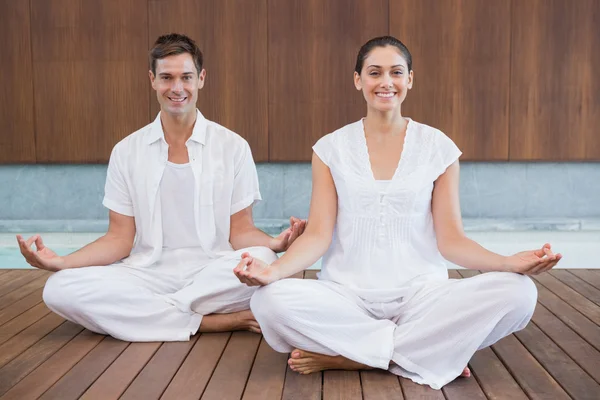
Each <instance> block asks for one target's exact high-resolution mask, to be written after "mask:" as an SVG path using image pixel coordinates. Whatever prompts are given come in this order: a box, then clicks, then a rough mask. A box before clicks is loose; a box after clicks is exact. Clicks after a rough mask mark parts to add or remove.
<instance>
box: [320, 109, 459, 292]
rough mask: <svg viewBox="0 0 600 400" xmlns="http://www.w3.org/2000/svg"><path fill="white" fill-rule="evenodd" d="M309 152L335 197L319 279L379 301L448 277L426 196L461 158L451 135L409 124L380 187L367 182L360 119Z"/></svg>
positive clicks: (367, 166)
mask: <svg viewBox="0 0 600 400" xmlns="http://www.w3.org/2000/svg"><path fill="white" fill-rule="evenodd" d="M313 149H314V151H315V153H316V154H317V156H318V157H319V158H320V159H321V160H322V161H323V162H324V163H325V164H326V165H327V166H328V167H329V169H330V171H331V174H332V176H333V180H334V182H335V186H336V190H337V193H338V214H337V220H336V225H335V229H334V234H333V240H332V243H331V246H330V247H329V249H328V251H327V252H326V254H325V256H324V257H323V264H322V265H323V266H322V271H321V274H320V279H326V280H331V281H334V282H337V283H340V284H341V285H344V286H346V287H348V288H350V289H352V290H353V291H355V292H356V293H357V294H358V295H359V296H361V297H363V298H364V299H368V300H371V301H381V302H385V301H388V300H389V299H394V298H395V299H397V298H398V296H399V295H400V296H402V295H403V294H402V293H406V294H407V295H408V294H409V293H410V292H411V290H413V288H414V287H416V286H417V285H418V284H419V283H421V282H424V281H431V280H441V279H447V277H448V275H447V269H446V265H445V262H444V259H443V258H442V256H441V254H440V253H439V251H438V248H437V241H436V237H435V231H434V229H433V217H432V214H431V197H432V191H433V183H434V181H435V180H436V179H437V178H438V177H439V176H440V175H441V174H442V173H443V172H444V171H445V170H446V168H448V166H449V165H450V164H452V163H453V162H454V161H456V159H458V157H459V156H460V154H461V152H460V150H459V149H458V148H457V147H456V145H455V144H454V143H453V142H452V140H450V138H448V137H447V136H446V135H444V134H443V133H442V132H440V131H439V130H437V129H434V128H431V127H429V126H427V125H424V124H420V123H418V122H415V121H412V120H409V123H408V127H407V130H406V138H405V140H404V148H403V150H402V155H401V158H400V162H399V164H398V167H397V169H396V171H395V173H394V176H393V178H392V179H391V181H390V182H389V183H387V187H385V188H382V186H384V185H386V183H383V182H380V183H378V182H377V181H376V180H375V179H374V177H373V173H372V170H371V165H370V161H369V154H368V149H367V143H366V139H365V134H364V127H363V122H362V120H361V121H358V122H355V123H352V124H349V125H347V126H345V127H343V128H341V129H339V130H337V131H335V132H333V133H331V134H328V135H326V136H324V137H322V138H321V139H320V140H319V141H318V142H317V143H316V144H315V145H314V147H313Z"/></svg>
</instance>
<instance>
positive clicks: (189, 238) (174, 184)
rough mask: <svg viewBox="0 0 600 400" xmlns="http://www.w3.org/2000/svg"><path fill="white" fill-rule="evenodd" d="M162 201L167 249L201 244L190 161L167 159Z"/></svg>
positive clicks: (161, 182) (198, 246)
mask: <svg viewBox="0 0 600 400" xmlns="http://www.w3.org/2000/svg"><path fill="white" fill-rule="evenodd" d="M200 190H202V188H200ZM160 202H161V213H162V226H163V227H162V230H163V250H167V249H181V248H194V247H196V248H201V247H202V245H201V244H200V238H199V237H198V231H197V229H196V221H194V218H193V215H194V173H193V172H192V167H191V165H190V164H189V163H186V164H174V163H172V162H170V161H168V162H167V167H166V168H165V172H164V174H163V177H162V179H161V181H160Z"/></svg>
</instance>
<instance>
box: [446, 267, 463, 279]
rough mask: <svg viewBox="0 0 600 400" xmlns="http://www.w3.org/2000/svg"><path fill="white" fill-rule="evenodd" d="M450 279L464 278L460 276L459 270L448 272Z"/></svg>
mask: <svg viewBox="0 0 600 400" xmlns="http://www.w3.org/2000/svg"><path fill="white" fill-rule="evenodd" d="M448 278H449V279H461V278H462V276H460V274H459V273H458V271H457V270H455V269H449V270H448Z"/></svg>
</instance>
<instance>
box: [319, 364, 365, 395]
mask: <svg viewBox="0 0 600 400" xmlns="http://www.w3.org/2000/svg"><path fill="white" fill-rule="evenodd" d="M354 399H356V400H360V399H362V391H361V387H360V374H359V373H358V371H338V370H331V371H323V400H354Z"/></svg>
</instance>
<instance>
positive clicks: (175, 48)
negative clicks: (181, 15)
mask: <svg viewBox="0 0 600 400" xmlns="http://www.w3.org/2000/svg"><path fill="white" fill-rule="evenodd" d="M183 53H188V54H189V55H191V56H192V59H193V60H194V64H195V65H196V69H197V70H198V74H200V72H201V71H202V52H201V51H200V49H199V48H198V45H196V42H194V41H193V40H192V39H190V38H189V37H187V36H185V35H182V34H179V33H169V34H168V35H162V36H159V38H158V39H156V42H154V46H153V47H152V49H150V54H149V64H150V70H151V71H152V73H153V74H154V75H156V60H160V59H162V58H165V57H169V56H175V55H178V54H183Z"/></svg>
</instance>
